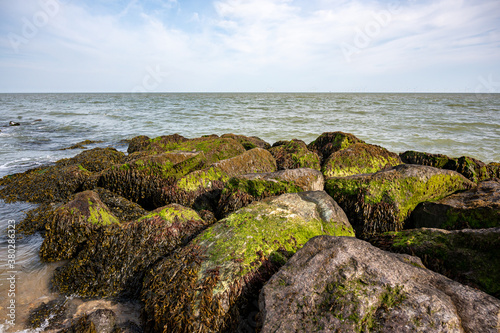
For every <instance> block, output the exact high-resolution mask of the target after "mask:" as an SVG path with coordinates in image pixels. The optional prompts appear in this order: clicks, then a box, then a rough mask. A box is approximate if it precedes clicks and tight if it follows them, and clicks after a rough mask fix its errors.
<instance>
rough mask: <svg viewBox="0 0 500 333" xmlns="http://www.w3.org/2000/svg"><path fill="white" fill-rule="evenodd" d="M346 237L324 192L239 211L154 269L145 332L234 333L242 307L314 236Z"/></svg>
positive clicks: (346, 228)
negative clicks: (229, 332)
mask: <svg viewBox="0 0 500 333" xmlns="http://www.w3.org/2000/svg"><path fill="white" fill-rule="evenodd" d="M324 234H329V235H348V236H353V235H354V233H353V230H352V228H351V226H350V224H349V222H348V221H347V218H346V216H345V214H344V212H343V211H342V210H341V209H340V208H339V207H338V206H337V204H336V203H335V202H334V201H333V199H332V198H331V197H329V196H328V195H327V194H326V193H325V192H323V191H321V192H302V193H293V194H284V195H281V196H279V197H273V198H268V199H264V200H262V201H259V202H254V203H252V204H251V205H249V206H247V207H245V208H242V209H240V210H238V211H237V212H235V213H233V214H231V215H229V216H228V217H227V218H225V219H223V220H221V221H219V222H217V223H216V224H214V225H212V226H211V227H209V228H208V229H206V230H205V231H203V232H202V233H201V234H200V235H198V236H197V237H196V238H195V239H193V240H192V241H191V242H190V243H189V244H188V245H187V246H185V247H183V248H181V249H179V250H177V251H176V252H174V253H173V254H172V255H171V256H170V257H168V258H166V259H163V260H161V261H160V262H159V263H158V264H157V265H155V266H154V267H153V268H151V269H150V270H149V272H148V275H147V276H146V278H145V281H144V286H143V293H142V300H143V302H144V305H145V306H144V316H143V317H144V318H146V321H145V325H146V326H145V328H146V331H163V332H220V331H224V330H229V331H234V327H236V326H237V321H238V319H239V316H238V305H239V304H240V302H242V301H243V298H244V297H245V295H249V294H252V293H255V292H256V291H257V290H258V288H259V287H260V285H261V284H262V282H263V281H266V279H268V278H269V277H270V276H271V275H272V274H273V273H274V272H275V271H276V269H277V268H278V267H279V266H280V265H282V264H283V263H284V262H285V261H286V258H287V257H289V256H290V255H291V254H292V253H294V252H295V251H297V249H299V248H301V247H302V246H303V245H304V244H305V243H306V242H307V240H309V239H310V238H311V237H314V236H316V235H324Z"/></svg>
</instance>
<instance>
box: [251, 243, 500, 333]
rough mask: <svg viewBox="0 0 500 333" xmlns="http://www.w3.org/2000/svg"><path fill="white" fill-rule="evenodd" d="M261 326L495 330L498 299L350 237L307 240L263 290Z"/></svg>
mask: <svg viewBox="0 0 500 333" xmlns="http://www.w3.org/2000/svg"><path fill="white" fill-rule="evenodd" d="M259 305H260V310H261V312H260V318H261V323H262V324H261V331H260V332H262V333H268V332H283V333H284V332H492V333H493V332H498V318H499V315H500V301H499V300H498V299H496V298H494V297H492V296H490V295H487V294H485V293H483V292H481V291H478V290H475V289H472V288H470V287H467V286H464V285H461V284H460V283H457V282H455V281H452V280H450V279H448V278H446V277H444V276H442V275H439V274H437V273H434V272H432V271H429V270H427V269H425V268H423V266H422V264H421V262H420V260H419V259H418V258H415V257H411V256H408V255H402V254H393V253H389V252H385V251H382V250H380V249H377V248H375V247H373V246H371V245H370V244H369V243H367V242H364V241H362V240H359V239H355V238H350V237H330V236H319V237H315V238H313V239H311V240H310V241H309V242H308V243H307V244H306V245H305V246H304V247H303V248H302V249H301V250H299V251H297V253H296V254H295V255H294V256H293V257H292V258H291V259H290V260H289V261H288V263H287V264H286V265H285V266H283V267H282V268H281V269H280V270H279V272H278V273H276V274H275V275H274V276H273V277H272V278H271V279H270V280H269V281H268V283H267V284H266V285H265V286H264V287H263V289H262V292H261V294H260V299H259Z"/></svg>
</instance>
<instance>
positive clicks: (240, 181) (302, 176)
mask: <svg viewBox="0 0 500 333" xmlns="http://www.w3.org/2000/svg"><path fill="white" fill-rule="evenodd" d="M324 184H325V181H324V178H323V175H322V174H321V172H319V171H317V170H313V169H307V168H300V169H287V170H280V171H276V172H270V173H253V174H246V175H241V176H236V177H233V178H231V179H230V180H229V181H228V182H227V183H226V185H225V187H224V190H223V191H222V194H221V197H220V199H219V203H218V207H217V213H218V215H219V217H225V216H227V215H228V214H229V213H231V212H234V211H235V210H238V209H240V208H242V207H244V206H246V205H248V204H250V203H251V202H253V201H256V200H261V199H264V198H267V197H270V196H275V195H281V194H284V193H296V192H304V191H322V190H323V189H324Z"/></svg>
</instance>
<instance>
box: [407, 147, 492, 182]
mask: <svg viewBox="0 0 500 333" xmlns="http://www.w3.org/2000/svg"><path fill="white" fill-rule="evenodd" d="M400 156H401V160H402V161H403V162H404V163H407V164H420V165H428V166H433V167H436V168H441V169H447V170H453V171H457V172H459V173H461V174H462V175H464V176H465V177H467V178H468V179H469V180H471V181H473V182H480V181H483V180H486V179H490V178H494V177H499V175H498V172H499V165H500V164H499V163H490V164H488V165H486V164H485V163H483V162H481V161H479V160H476V159H474V158H472V157H467V156H462V157H460V158H450V157H448V156H446V155H441V154H429V153H422V152H416V151H406V152H404V153H402V154H400Z"/></svg>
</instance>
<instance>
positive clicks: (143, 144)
mask: <svg viewBox="0 0 500 333" xmlns="http://www.w3.org/2000/svg"><path fill="white" fill-rule="evenodd" d="M146 138H147V137H140V138H134V139H132V141H131V143H130V145H129V149H128V150H127V151H128V152H129V154H130V153H133V152H135V151H138V149H140V150H141V151H146V152H148V153H149V154H154V153H164V152H177V151H192V152H204V153H205V157H206V158H207V162H208V164H209V165H210V164H212V163H215V162H217V161H220V160H224V159H228V158H231V157H234V156H237V155H240V154H242V153H243V152H244V151H245V148H244V147H243V146H242V145H241V144H240V143H239V142H237V141H236V140H233V139H231V138H219V137H212V136H210V137H201V138H195V139H186V138H184V137H182V136H180V135H177V134H174V135H169V136H161V137H158V138H154V139H149V140H147V139H146ZM147 141H149V142H147Z"/></svg>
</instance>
